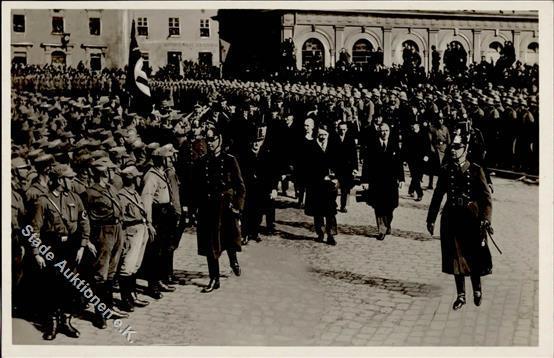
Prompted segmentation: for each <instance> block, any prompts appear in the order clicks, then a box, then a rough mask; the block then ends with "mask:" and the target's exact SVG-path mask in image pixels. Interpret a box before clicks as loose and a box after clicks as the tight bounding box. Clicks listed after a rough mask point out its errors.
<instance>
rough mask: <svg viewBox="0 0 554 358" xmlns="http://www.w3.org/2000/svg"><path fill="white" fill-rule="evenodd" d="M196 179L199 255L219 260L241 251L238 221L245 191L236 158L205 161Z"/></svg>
mask: <svg viewBox="0 0 554 358" xmlns="http://www.w3.org/2000/svg"><path fill="white" fill-rule="evenodd" d="M196 174H197V175H196V176H195V185H194V198H195V202H196V206H197V207H198V226H197V241H198V254H199V255H201V256H208V257H212V258H219V256H221V253H222V252H223V251H225V250H228V249H232V250H235V251H241V244H240V241H241V232H240V223H239V217H238V215H237V214H236V213H234V212H233V209H234V210H237V211H242V209H243V207H244V197H245V187H244V182H243V179H242V175H241V172H240V168H239V165H238V163H237V160H236V159H235V157H234V156H232V155H230V154H227V153H221V154H220V155H219V156H217V157H214V156H212V155H210V154H207V155H205V156H204V157H202V158H201V159H200V160H199V162H198V166H197V173H196Z"/></svg>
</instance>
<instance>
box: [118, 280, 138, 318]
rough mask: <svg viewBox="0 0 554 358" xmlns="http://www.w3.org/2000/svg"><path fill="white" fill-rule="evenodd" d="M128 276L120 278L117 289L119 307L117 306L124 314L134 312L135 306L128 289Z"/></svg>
mask: <svg viewBox="0 0 554 358" xmlns="http://www.w3.org/2000/svg"><path fill="white" fill-rule="evenodd" d="M129 278H130V277H129V276H121V277H120V278H119V288H120V293H121V305H120V306H119V307H120V308H121V309H122V310H123V311H125V312H134V311H135V305H134V303H133V296H132V294H131V289H130V287H129Z"/></svg>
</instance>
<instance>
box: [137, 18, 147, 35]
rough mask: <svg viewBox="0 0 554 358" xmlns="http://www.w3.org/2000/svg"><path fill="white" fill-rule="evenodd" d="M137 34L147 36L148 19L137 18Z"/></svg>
mask: <svg viewBox="0 0 554 358" xmlns="http://www.w3.org/2000/svg"><path fill="white" fill-rule="evenodd" d="M137 33H138V35H139V36H148V18H147V17H139V18H138V20H137Z"/></svg>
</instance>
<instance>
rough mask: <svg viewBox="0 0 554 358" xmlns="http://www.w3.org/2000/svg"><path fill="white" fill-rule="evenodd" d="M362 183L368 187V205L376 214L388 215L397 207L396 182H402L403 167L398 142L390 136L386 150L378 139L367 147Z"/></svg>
mask: <svg viewBox="0 0 554 358" xmlns="http://www.w3.org/2000/svg"><path fill="white" fill-rule="evenodd" d="M367 148H368V150H367V153H366V155H365V158H364V165H363V168H362V182H363V183H367V184H368V186H369V192H370V195H369V196H368V202H367V203H368V205H370V206H373V208H374V209H375V211H376V212H377V213H383V214H386V213H389V212H392V211H393V210H394V209H396V208H397V207H398V182H400V181H402V182H403V181H404V166H403V163H402V159H401V153H400V147H399V145H398V142H397V141H396V140H395V139H394V138H393V137H392V136H391V137H389V139H388V143H387V147H386V149H383V148H382V146H381V142H380V140H379V138H378V137H376V138H374V139H373V141H372V143H369V145H368V146H367Z"/></svg>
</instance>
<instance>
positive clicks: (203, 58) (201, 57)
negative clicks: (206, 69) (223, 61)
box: [198, 52, 213, 66]
mask: <svg viewBox="0 0 554 358" xmlns="http://www.w3.org/2000/svg"><path fill="white" fill-rule="evenodd" d="M212 59H213V55H212V53H211V52H199V53H198V62H199V63H200V64H201V65H205V66H211V65H212V63H213V60H212Z"/></svg>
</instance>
